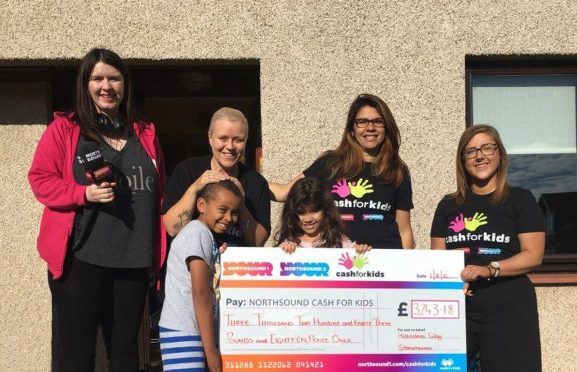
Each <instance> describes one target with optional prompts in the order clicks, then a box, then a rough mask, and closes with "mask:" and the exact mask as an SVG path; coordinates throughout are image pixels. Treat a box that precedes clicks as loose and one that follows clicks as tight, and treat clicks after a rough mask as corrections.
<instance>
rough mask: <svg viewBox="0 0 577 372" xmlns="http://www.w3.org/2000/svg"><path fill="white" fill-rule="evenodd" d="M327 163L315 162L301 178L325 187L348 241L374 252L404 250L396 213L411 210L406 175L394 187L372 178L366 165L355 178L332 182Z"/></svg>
mask: <svg viewBox="0 0 577 372" xmlns="http://www.w3.org/2000/svg"><path fill="white" fill-rule="evenodd" d="M326 162H327V158H326V156H323V157H321V158H319V159H317V160H316V161H315V162H314V163H313V164H312V165H311V166H310V167H309V168H308V169H306V170H305V171H304V172H303V174H304V175H305V176H306V177H316V178H318V179H320V180H322V181H323V182H326V183H327V185H328V188H329V190H330V191H331V194H332V196H333V198H334V199H335V203H336V205H337V208H338V210H339V212H340V214H341V217H342V219H343V221H344V222H345V226H346V228H347V235H348V236H349V238H350V239H351V240H352V241H355V242H357V243H359V244H369V245H371V246H372V247H373V248H403V245H402V242H401V236H400V234H399V227H398V226H397V222H396V212H397V209H401V210H410V209H412V208H413V191H412V188H411V179H410V176H409V172H408V171H405V172H404V174H403V181H402V182H401V183H400V184H399V186H395V184H394V183H385V182H383V181H382V180H380V179H379V178H378V177H376V176H373V175H372V172H371V163H365V167H364V168H363V170H362V172H361V173H360V174H358V175H357V176H355V177H351V178H348V179H345V178H331V177H330V172H329V170H328V167H327V165H326V164H327V163H326Z"/></svg>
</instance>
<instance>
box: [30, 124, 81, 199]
mask: <svg viewBox="0 0 577 372" xmlns="http://www.w3.org/2000/svg"><path fill="white" fill-rule="evenodd" d="M59 120H64V119H61V118H60V119H56V120H54V121H53V122H52V123H51V124H50V125H48V127H47V128H46V130H45V131H44V133H43V134H42V137H41V138H40V141H39V142H38V146H37V147H36V152H35V153H34V158H33V160H32V165H31V166H30V170H29V171H28V181H29V182H30V186H31V188H32V192H33V193H34V196H36V199H38V201H39V202H40V203H42V204H44V205H46V206H47V207H50V208H54V209H74V208H76V207H78V206H84V205H86V204H87V203H88V201H87V200H86V186H82V185H79V184H77V183H76V182H75V181H74V180H66V179H65V178H64V173H65V171H64V167H67V166H69V165H68V164H66V156H67V154H66V151H67V150H66V141H69V140H70V137H69V135H67V134H66V133H68V132H65V131H64V129H63V126H64V123H63V122H60V121H59ZM67 171H68V172H72V169H68V170H67Z"/></svg>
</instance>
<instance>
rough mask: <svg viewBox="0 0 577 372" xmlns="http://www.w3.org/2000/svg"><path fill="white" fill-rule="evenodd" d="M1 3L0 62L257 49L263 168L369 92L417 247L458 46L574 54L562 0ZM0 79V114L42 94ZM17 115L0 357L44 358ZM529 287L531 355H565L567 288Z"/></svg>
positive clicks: (444, 157) (278, 174) (6, 130)
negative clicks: (393, 128) (400, 172)
mask: <svg viewBox="0 0 577 372" xmlns="http://www.w3.org/2000/svg"><path fill="white" fill-rule="evenodd" d="M0 7H1V11H0V25H1V26H0V45H2V48H0V64H1V65H22V64H25V63H27V62H28V61H38V60H51V61H61V62H62V63H68V62H69V60H70V59H75V58H80V57H82V55H84V54H85V53H86V52H87V51H88V50H89V49H90V48H91V47H93V46H105V47H108V48H111V49H113V50H115V51H117V52H118V53H119V54H120V55H121V56H123V57H125V58H129V59H137V60H140V59H144V60H171V59H190V60H199V59H200V60H203V59H206V60H210V59H230V60H240V59H247V58H252V59H258V60H260V66H261V104H262V135H263V150H264V173H265V176H266V177H267V178H269V179H272V180H276V181H283V180H288V179H289V178H291V177H292V176H293V175H294V174H297V173H299V172H300V171H302V170H303V169H304V168H305V167H306V166H307V165H309V164H310V163H311V162H312V161H313V160H314V159H315V157H316V156H318V154H320V152H322V151H323V150H326V149H329V148H332V147H334V146H335V145H336V144H337V143H338V140H339V138H340V135H341V131H342V128H343V125H344V117H345V114H346V110H347V107H348V105H349V103H350V101H351V100H352V98H353V97H354V96H355V95H356V94H358V93H362V92H370V93H374V94H377V95H380V96H381V97H382V98H384V99H385V101H387V102H388V103H389V105H390V107H391V109H392V111H393V113H394V115H395V117H396V119H397V122H398V124H399V127H400V129H401V132H402V136H403V145H402V151H401V152H402V156H403V158H404V159H405V160H406V162H407V163H408V165H409V167H410V168H411V173H412V179H413V185H414V195H415V197H414V202H415V210H414V212H413V227H414V230H415V233H416V238H417V244H418V246H419V247H421V248H425V247H426V246H427V245H428V238H427V236H428V230H429V226H430V221H431V218H432V214H433V211H434V208H435V205H436V203H437V201H438V200H439V198H440V197H441V196H442V195H443V194H444V193H446V192H447V191H449V190H451V189H452V188H453V187H454V186H453V152H454V151H455V147H456V143H457V139H458V137H459V134H460V131H461V130H462V129H463V128H464V125H465V124H464V115H465V101H464V93H465V84H464V61H465V56H466V55H468V54H473V55H488V54H501V55H517V54H539V55H545V54H553V55H576V54H577V27H575V19H577V2H574V1H570V0H549V1H541V0H509V1H505V0H503V1H496V0H478V1H465V0H459V1H447V0H445V1H433V0H423V1H409V0H397V1H380V0H367V1H363V2H361V1H344V0H343V1H318V0H309V1H303V0H296V1H295V0H291V1H286V0H279V1H256V0H245V1H230V0H226V1H216V0H215V1H203V0H183V1H180V2H174V1H168V0H124V1H117V0H93V1H90V2H86V1H82V0H67V1H63V0H52V1H44V0H27V1H16V0H4V1H3V2H2V5H0ZM57 63H60V62H57ZM39 90H41V89H38V91H39ZM6 91H7V90H6V88H5V87H4V86H2V87H1V90H0V114H2V113H6V112H10V110H16V109H18V110H21V111H20V113H23V112H26V113H27V114H26V115H30V112H36V110H37V111H38V112H42V110H46V108H45V107H43V102H44V101H43V100H42V99H41V97H35V98H34V99H33V100H32V102H36V103H37V105H38V106H34V105H32V106H30V105H29V104H24V102H28V101H23V100H21V99H24V98H26V97H28V95H29V94H39V93H37V90H35V89H25V90H24V91H20V93H18V94H15V95H9V94H6V93H3V92H6ZM34 92H36V93H34ZM45 114H46V113H44V112H43V114H42V115H40V114H39V116H38V117H45ZM7 115H8V114H7ZM0 118H1V115H0ZM30 119H31V120H30V121H29V122H28V123H29V124H36V125H10V123H9V122H6V121H2V123H3V125H0V141H1V145H2V146H1V147H0V155H1V159H2V160H3V161H2V162H1V163H0V170H1V171H2V173H1V174H2V175H3V177H2V180H1V181H0V182H1V183H2V186H4V187H3V188H2V190H3V192H2V197H1V199H0V208H1V211H2V214H1V216H0V218H1V222H2V224H1V226H0V230H1V234H0V239H1V243H2V247H3V250H2V252H3V253H0V264H2V267H3V268H5V270H4V272H3V273H2V279H3V280H2V281H1V283H2V284H0V285H1V286H2V287H1V289H2V290H3V292H2V293H5V294H7V295H5V296H6V297H5V300H4V301H3V303H2V304H0V311H1V312H0V316H1V318H0V319H1V320H0V329H1V332H2V337H0V369H1V370H18V371H28V370H30V371H36V370H40V371H44V370H47V369H48V365H49V361H48V354H49V352H48V350H49V343H48V340H49V329H50V327H49V319H50V315H49V313H50V306H49V297H48V289H47V285H46V278H45V268H44V266H43V265H42V264H41V263H40V262H39V259H38V258H37V255H36V253H35V249H34V241H35V235H36V232H37V226H38V219H39V213H40V207H39V206H38V204H37V203H36V202H35V201H34V199H33V197H32V195H31V193H30V191H29V187H28V185H27V182H26V179H25V174H26V171H27V168H28V166H29V163H30V159H31V156H32V153H33V149H34V147H35V144H36V141H37V140H38V138H39V135H40V133H41V131H42V127H41V126H38V125H37V124H39V123H42V120H38V119H37V118H30ZM289 158H290V159H291V162H286V161H285V159H289ZM6 175H10V177H7V176H6ZM15 206H17V207H15ZM274 211H275V214H273V216H276V215H277V213H278V206H275V209H274ZM538 294H539V299H540V310H541V319H542V322H541V323H542V331H543V349H544V361H545V370H546V371H568V370H571V368H573V367H574V366H575V365H577V355H576V354H575V353H574V352H573V348H574V345H575V344H576V341H577V340H576V339H575V337H576V336H571V335H575V334H577V325H576V324H577V323H576V322H575V321H574V320H575V319H574V315H573V311H572V310H571V305H572V304H574V303H575V302H576V300H577V290H576V289H575V288H574V287H562V288H549V287H547V288H539V290H538Z"/></svg>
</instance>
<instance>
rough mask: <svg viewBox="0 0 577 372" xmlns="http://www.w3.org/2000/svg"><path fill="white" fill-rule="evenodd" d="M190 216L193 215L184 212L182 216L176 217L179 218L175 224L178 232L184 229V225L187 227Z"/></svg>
mask: <svg viewBox="0 0 577 372" xmlns="http://www.w3.org/2000/svg"><path fill="white" fill-rule="evenodd" d="M190 216H191V213H190V211H188V210H186V209H185V210H183V211H182V212H181V213H180V214H178V215H177V216H176V217H178V222H177V223H175V224H174V226H172V227H174V229H175V230H176V231H180V230H182V228H183V227H184V225H186V224H187V223H188V221H190Z"/></svg>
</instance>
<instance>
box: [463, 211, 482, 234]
mask: <svg viewBox="0 0 577 372" xmlns="http://www.w3.org/2000/svg"><path fill="white" fill-rule="evenodd" d="M486 224H487V216H485V214H484V213H475V215H474V216H473V217H470V218H466V219H465V228H466V229H467V230H469V231H471V232H473V231H475V230H477V228H478V227H479V226H483V225H486Z"/></svg>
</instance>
